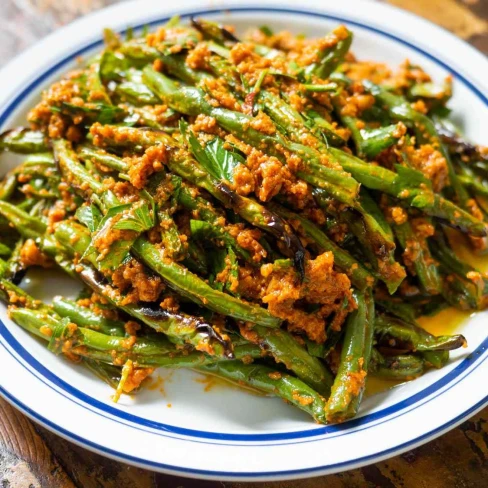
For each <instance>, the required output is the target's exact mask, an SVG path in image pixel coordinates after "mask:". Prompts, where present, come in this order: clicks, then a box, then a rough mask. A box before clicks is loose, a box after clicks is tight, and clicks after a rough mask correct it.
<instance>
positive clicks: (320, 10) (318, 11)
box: [0, 0, 488, 481]
mask: <svg viewBox="0 0 488 488" xmlns="http://www.w3.org/2000/svg"><path fill="white" fill-rule="evenodd" d="M182 3H183V4H182V6H181V8H185V5H184V4H185V3H188V2H182ZM227 3H228V4H230V5H234V4H237V5H242V8H245V6H246V5H249V2H240V1H239V0H236V1H230V2H229V1H228V2H227ZM345 3H346V4H347V3H354V2H349V1H348V2H345ZM136 4H137V5H138V7H139V8H140V5H141V4H140V3H136V2H127V3H125V4H117V5H114V6H111V7H108V8H106V9H102V10H100V11H99V12H95V13H94V14H92V15H90V16H87V17H85V18H83V19H80V20H78V21H76V22H74V23H72V24H69V25H68V26H66V27H64V28H62V29H60V30H59V31H57V32H55V33H53V34H51V35H50V36H48V38H46V39H44V40H42V41H40V42H39V43H37V44H36V45H35V46H33V47H32V48H30V49H28V50H27V51H25V52H24V53H23V54H21V55H20V56H18V57H17V58H15V59H14V60H12V61H11V62H10V63H8V64H7V65H6V66H5V67H4V68H2V70H1V71H0V75H1V74H3V73H4V72H6V71H7V70H10V69H11V66H12V65H13V64H14V62H18V61H19V59H22V58H23V57H28V56H29V55H30V54H31V52H32V51H33V50H34V49H35V48H37V49H38V47H39V46H40V45H42V44H43V43H44V42H46V41H47V40H48V39H50V38H51V37H54V36H56V35H58V36H59V33H60V32H61V31H68V30H69V29H70V28H72V27H73V25H74V24H77V23H85V22H86V21H87V20H89V18H90V17H91V16H95V15H107V13H108V12H109V11H112V10H114V11H115V10H117V9H119V8H122V7H123V8H124V9H130V8H132V7H133V6H134V5H136ZM260 4H261V5H263V2H260ZM264 4H265V6H264V7H262V8H258V7H257V6H256V5H253V4H251V5H250V6H249V7H247V8H248V9H249V10H254V11H259V10H267V11H270V10H271V11H277V12H281V13H295V14H301V15H307V14H310V13H311V12H310V11H307V8H308V7H309V6H310V7H312V8H313V11H312V13H313V14H315V15H317V16H321V17H323V18H328V19H331V18H332V19H335V20H339V19H337V16H336V15H334V14H332V15H330V14H328V13H327V5H320V7H318V6H317V3H315V2H309V1H308V0H307V1H306V2H304V5H303V6H300V8H298V7H297V8H295V7H294V8H290V9H286V8H279V7H275V5H276V4H275V3H273V2H264ZM286 5H288V4H286ZM302 8H303V10H302ZM381 8H386V9H387V10H388V9H390V8H392V7H390V6H385V5H381ZM166 10H167V11H168V14H169V12H170V11H171V9H170V8H169V9H166ZM205 10H206V11H207V12H209V11H210V12H211V13H215V11H217V10H218V11H222V10H232V11H239V8H232V7H230V6H229V7H228V6H227V5H225V4H224V5H214V8H213V9H212V8H209V9H205ZM394 10H398V11H399V12H402V15H407V16H410V17H413V18H415V20H416V21H419V20H420V21H422V22H426V21H425V20H423V19H419V18H417V17H416V16H413V15H411V14H406V13H405V12H403V11H401V10H399V9H396V8H395V9H394ZM344 17H345V18H343V19H342V20H343V21H345V22H348V23H350V24H356V25H360V26H361V27H363V28H366V29H369V30H376V31H379V32H380V33H381V34H383V35H385V34H386V35H388V37H393V38H394V40H396V41H397V42H402V43H403V44H407V45H408V46H409V47H410V48H413V49H415V50H417V51H418V50H419V48H418V47H416V46H414V45H412V44H410V43H408V41H402V40H401V39H399V38H395V36H394V35H393V36H392V35H391V33H389V32H387V31H384V30H382V29H379V28H377V27H372V26H371V25H365V24H363V25H361V24H358V22H357V21H354V20H351V19H348V18H347V16H344ZM154 22H162V20H161V19H159V20H157V21H154ZM428 24H430V23H428ZM431 25H434V24H431ZM435 27H436V29H439V30H440V28H439V27H438V26H435ZM446 33H447V32H443V34H446ZM449 35H450V36H452V35H451V34H449ZM97 37H98V36H97ZM452 38H453V39H454V40H455V41H456V43H458V44H464V47H465V48H466V47H469V48H470V49H471V50H472V51H474V52H477V51H476V50H475V49H474V48H472V47H471V46H469V45H467V44H465V43H464V42H463V41H460V40H459V39H457V38H455V37H454V36H452ZM420 51H421V52H422V54H424V55H426V56H427V57H430V58H431V59H432V58H433V56H432V55H431V54H430V53H429V52H428V51H425V50H423V49H420ZM72 56H73V55H71V57H72ZM63 61H64V62H65V59H64V58H63ZM436 61H437V62H438V64H441V65H443V66H444V67H445V68H448V69H450V70H452V67H451V66H449V65H447V64H446V63H444V62H443V61H440V60H439V59H436ZM52 69H56V68H55V67H53V68H52ZM455 71H457V70H455ZM459 78H461V79H464V80H465V83H466V84H467V85H468V86H470V87H471V89H472V90H473V91H477V92H479V95H481V98H483V99H484V100H487V97H486V96H485V95H484V93H483V92H482V91H481V90H480V89H479V88H478V87H477V86H476V85H474V84H473V83H472V82H471V81H470V80H469V79H467V78H466V77H465V76H463V75H460V76H459ZM39 81H40V80H37V82H39ZM28 88H29V86H28V87H27V88H24V90H23V91H27V92H30V91H31V90H32V88H30V89H28ZM17 103H18V102H17ZM12 104H13V102H12ZM6 105H7V106H8V105H9V104H8V103H7V104H6ZM5 112H8V110H6V109H5V107H3V106H2V107H1V109H0V113H1V114H2V116H3V115H4V114H5ZM3 121H4V119H3V118H0V125H1V124H2V123H3ZM461 381H462V380H461ZM0 394H1V395H2V396H4V397H6V398H7V400H8V401H9V402H11V403H14V404H15V405H16V406H17V408H19V409H20V410H22V411H24V413H26V414H27V415H28V416H29V417H31V418H33V420H35V421H37V422H39V423H41V424H43V425H45V426H46V427H47V428H49V429H50V430H53V431H55V432H56V433H58V434H59V435H61V436H62V437H65V438H69V439H70V440H72V441H74V442H75V443H77V444H79V445H83V446H84V447H88V448H89V449H92V450H96V451H97V452H103V453H104V455H108V456H109V457H112V458H114V459H123V460H124V461H125V462H129V463H131V464H137V465H139V466H142V467H148V461H147V460H146V461H145V460H142V459H140V460H127V459H126V455H125V454H123V453H117V452H114V453H108V452H105V449H106V448H105V449H103V450H101V449H98V448H96V447H89V446H87V443H89V442H90V441H89V440H88V439H81V440H78V441H77V440H75V439H73V438H72V436H73V435H74V434H72V433H70V432H67V433H65V434H63V433H61V432H59V431H58V430H57V429H56V426H49V425H47V424H49V423H50V421H49V419H44V420H41V419H38V418H35V412H34V411H31V413H29V411H28V409H29V407H28V406H27V405H23V404H22V402H20V401H19V400H18V399H15V398H12V397H11V396H10V394H9V393H8V392H7V391H5V390H4V389H3V387H1V385H0ZM19 403H20V405H19ZM487 403H488V396H486V397H485V398H484V399H482V400H481V401H479V402H478V403H477V404H476V405H474V406H472V407H470V408H469V409H467V410H466V411H465V412H464V413H462V414H460V415H458V416H457V417H456V418H455V419H453V420H451V421H450V422H446V424H444V425H442V426H440V427H437V428H436V429H434V430H433V431H432V432H428V433H425V434H424V435H423V436H421V437H418V438H416V439H414V440H411V441H409V442H408V443H407V444H408V445H406V446H405V447H402V446H396V447H392V448H390V449H388V450H387V451H388V452H385V453H384V454H382V453H376V454H371V455H368V456H366V458H368V459H365V460H364V461H358V460H357V459H354V460H349V461H347V462H345V463H341V464H348V465H350V464H352V466H349V467H348V468H347V469H350V468H352V467H357V466H360V465H364V464H368V463H370V462H375V461H380V460H381V459H385V458H387V457H389V456H390V455H393V454H398V453H400V452H403V451H405V450H408V449H411V448H412V447H415V446H416V445H420V444H421V443H423V442H426V441H427V440H430V439H433V438H435V437H437V436H438V435H441V434H442V433H444V432H446V431H447V430H449V429H450V428H453V427H455V425H458V424H459V423H460V422H462V421H463V420H464V418H466V416H469V415H471V414H474V413H476V411H478V410H480V409H481V408H483V406H484V405H486V404H487ZM57 427H59V426H57ZM59 428H60V429H62V427H59ZM70 434H71V435H70ZM98 447H103V446H98ZM390 451H391V452H390ZM382 456H383V457H382ZM156 468H157V467H156ZM150 469H154V466H150ZM159 469H160V470H163V471H165V472H170V473H175V472H176V473H178V474H182V473H181V471H179V470H178V467H174V466H170V467H169V469H168V467H165V468H159ZM342 469H343V467H342V466H339V467H337V469H335V467H332V468H330V467H325V468H324V467H316V468H305V469H304V470H303V474H300V476H295V473H299V472H300V473H301V472H302V470H293V472H286V471H283V472H280V473H276V472H273V473H269V474H267V473H266V472H258V473H249V474H247V475H245V477H244V478H242V479H245V480H246V481H249V479H250V477H251V478H252V479H256V480H258V479H269V477H270V476H271V477H273V479H291V478H295V477H305V476H307V475H312V476H318V475H321V474H325V473H332V472H337V471H341V470H342ZM198 471H200V470H198ZM317 471H319V472H317ZM205 473H207V471H202V472H198V473H197V474H195V477H199V478H202V477H207V475H205ZM209 473H210V472H209ZM184 475H185V476H193V475H192V474H191V473H189V472H187V471H185V472H184ZM216 475H218V476H219V477H218V478H216V477H215V476H216ZM222 475H223V476H224V477H225V476H228V477H229V478H228V479H233V480H235V479H239V477H242V476H243V473H239V474H238V475H234V474H233V472H225V473H215V474H210V475H209V476H208V477H209V479H223V478H222ZM277 475H278V476H277ZM281 475H284V477H280V476H281Z"/></svg>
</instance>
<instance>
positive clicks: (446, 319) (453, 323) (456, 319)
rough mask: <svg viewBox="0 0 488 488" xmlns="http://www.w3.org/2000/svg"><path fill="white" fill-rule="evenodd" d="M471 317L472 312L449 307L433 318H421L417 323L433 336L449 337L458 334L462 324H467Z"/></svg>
mask: <svg viewBox="0 0 488 488" xmlns="http://www.w3.org/2000/svg"><path fill="white" fill-rule="evenodd" d="M470 315H472V312H465V311H462V310H458V309H456V308H453V307H449V308H446V309H444V310H441V311H440V312H439V313H438V314H436V315H434V316H432V317H427V316H426V317H419V318H418V319H417V322H418V323H419V325H420V326H421V327H423V328H424V329H425V330H426V331H427V332H430V333H431V334H432V335H435V336H439V335H448V334H454V333H456V332H457V331H458V330H459V328H460V326H461V324H462V323H463V322H465V321H466V320H467V319H468V318H469V317H470Z"/></svg>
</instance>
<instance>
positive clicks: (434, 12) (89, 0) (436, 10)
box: [0, 0, 488, 66]
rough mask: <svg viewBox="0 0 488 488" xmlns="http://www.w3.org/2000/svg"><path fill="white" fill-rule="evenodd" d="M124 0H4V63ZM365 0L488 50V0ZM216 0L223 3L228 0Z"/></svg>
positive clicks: (0, 29) (0, 34)
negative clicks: (82, 18) (61, 29)
mask: <svg viewBox="0 0 488 488" xmlns="http://www.w3.org/2000/svg"><path fill="white" fill-rule="evenodd" d="M121 1H125V0H0V66H1V65H3V64H5V63H6V62H7V61H8V60H9V59H11V58H13V57H14V56H15V55H16V54H18V53H19V52H21V51H23V50H24V49H26V48H27V47H29V46H30V45H31V44H33V43H34V42H36V41H37V40H38V39H40V38H42V37H44V36H46V35H48V34H49V33H50V32H52V31H53V30H55V29H56V28H58V27H60V26H62V25H64V24H66V23H68V22H71V21H72V20H74V19H76V18H77V17H80V16H83V15H86V14H88V13H89V12H91V11H94V10H98V9H100V8H102V7H105V6H107V5H111V4H113V3H117V2H121ZM153 1H154V2H161V1H163V2H164V1H168V0H153ZM329 1H330V2H331V1H335V0H323V2H324V4H326V3H327V2H329ZM362 1H364V2H368V1H384V2H386V3H390V4H392V5H395V6H397V7H400V8H404V9H406V10H410V11H412V12H414V13H416V14H418V15H421V16H422V17H425V18H427V19H429V20H431V21H433V22H435V23H436V24H439V25H442V26H443V27H445V28H446V29H448V30H450V31H451V32H453V33H455V34H456V35H457V36H459V37H461V38H463V39H465V40H467V41H469V42H470V43H471V44H472V45H474V46H475V47H477V48H478V49H479V50H480V51H483V52H484V53H488V22H487V18H488V0H362ZM213 4H214V5H215V6H217V5H222V4H225V0H214V1H213ZM419 35H421V34H420V33H419Z"/></svg>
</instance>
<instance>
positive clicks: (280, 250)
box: [0, 19, 488, 423]
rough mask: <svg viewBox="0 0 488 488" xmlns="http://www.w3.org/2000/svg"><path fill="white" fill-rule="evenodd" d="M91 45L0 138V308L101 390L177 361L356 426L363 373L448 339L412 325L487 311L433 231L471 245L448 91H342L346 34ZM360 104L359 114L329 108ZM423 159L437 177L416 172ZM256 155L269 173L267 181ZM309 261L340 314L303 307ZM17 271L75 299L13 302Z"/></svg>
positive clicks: (487, 208)
mask: <svg viewBox="0 0 488 488" xmlns="http://www.w3.org/2000/svg"><path fill="white" fill-rule="evenodd" d="M106 39H107V45H106V47H105V49H104V50H103V51H102V52H101V53H100V54H99V55H97V56H95V57H94V58H93V59H91V60H90V61H89V62H88V63H86V66H85V67H84V68H83V69H80V70H79V71H77V72H76V73H73V74H71V75H70V76H69V77H67V78H65V79H64V81H63V82H62V83H61V84H56V85H55V86H54V87H53V88H52V89H51V90H50V91H47V92H45V93H44V94H43V99H42V102H41V103H40V104H39V105H38V106H37V107H36V108H35V109H33V111H32V112H31V113H30V115H29V122H30V123H31V126H30V127H25V128H15V129H11V130H7V131H5V132H3V133H2V134H1V135H0V153H4V154H2V155H1V159H0V163H3V162H4V161H6V160H8V158H9V153H17V154H21V155H23V157H24V159H23V162H22V163H21V164H20V165H19V166H18V167H16V168H15V169H13V170H11V171H10V172H8V173H7V174H5V175H4V177H3V180H2V181H1V182H0V230H1V232H0V235H1V238H0V300H2V301H3V302H4V303H5V304H6V305H7V306H8V312H9V316H10V317H11V318H12V320H14V322H16V323H17V324H18V325H19V326H21V327H23V328H24V329H25V330H27V331H28V332H30V333H31V334H33V335H34V336H36V337H38V338H39V339H40V340H42V341H44V342H45V344H46V346H47V347H48V349H49V350H51V351H52V352H53V353H55V354H61V355H65V356H67V357H68V358H70V359H71V360H73V359H74V360H75V361H77V362H79V364H80V365H82V366H84V367H87V368H88V369H89V370H90V371H92V372H93V373H94V374H96V375H97V376H99V377H100V378H102V379H103V380H105V381H106V382H107V383H108V384H110V385H111V386H113V387H114V388H116V391H117V393H116V395H115V399H117V398H118V396H119V394H120V392H123V391H125V392H130V391H133V390H134V391H136V390H137V388H138V387H139V386H140V385H141V381H142V379H143V378H145V377H146V376H148V375H149V374H151V373H152V371H153V369H154V368H158V367H162V368H192V369H196V370H197V371H200V372H203V373H208V374H212V375H217V376H219V377H222V378H224V379H227V380H229V381H232V382H236V383H238V384H240V385H247V386H249V387H252V388H254V389H257V390H259V391H261V392H263V393H267V394H270V395H275V396H278V397H280V398H282V399H284V400H285V401H286V402H288V403H291V404H293V405H294V406H296V407H298V408H300V409H302V410H303V411H305V412H306V413H308V414H309V415H311V416H312V417H313V418H314V419H315V421H317V422H320V423H337V422H343V421H345V420H347V419H350V418H352V417H354V416H355V415H356V414H357V412H358V409H359V405H360V403H361V399H362V397H363V394H364V391H365V387H366V379H367V377H368V376H369V375H372V376H377V377H380V378H384V379H388V380H393V381H406V380H411V379H413V378H415V377H418V376H419V375H422V374H424V373H425V372H426V371H427V370H428V369H429V368H441V367H443V366H444V365H445V364H446V363H447V362H448V360H449V351H451V350H454V349H457V348H459V347H463V346H465V345H466V339H465V338H464V337H463V336H462V335H442V336H434V335H432V334H430V333H429V332H427V331H426V330H425V329H423V328H422V327H421V326H420V325H419V324H418V322H417V319H418V318H419V317H420V316H423V315H435V314H436V313H437V312H439V311H440V310H442V309H443V308H446V307H456V308H458V309H460V310H466V311H479V310H483V309H485V308H486V307H487V306H488V275H487V274H486V273H483V272H481V271H480V270H478V269H476V268H474V267H472V266H471V265H469V264H468V263H465V262H463V261H462V260H461V259H460V258H459V257H458V255H457V254H456V252H455V249H453V248H452V246H451V240H450V239H452V236H453V233H457V234H458V237H459V236H462V237H461V238H463V239H465V241H466V245H471V246H472V248H473V252H477V253H483V252H485V251H487V250H488V223H487V222H488V153H487V151H486V150H485V149H483V148H482V147H480V146H477V145H474V144H471V143H469V142H467V141H465V140H464V139H463V137H462V136H461V134H460V132H459V130H458V129H457V128H456V127H454V126H453V124H452V123H451V122H450V121H449V119H448V114H449V110H448V108H447V105H446V104H447V102H448V99H449V96H450V88H443V89H441V88H439V87H438V86H435V85H434V84H433V83H430V82H428V83H426V82H425V81H423V80H424V79H425V78H422V79H421V80H418V79H417V78H415V76H411V77H409V78H406V79H408V83H407V84H403V85H402V84H400V85H398V86H395V85H394V84H392V83H391V80H390V79H388V77H385V78H384V79H383V80H379V81H378V80H374V81H376V82H375V83H373V81H372V79H370V77H368V76H367V75H365V76H364V78H361V79H358V78H357V76H356V77H355V76H354V70H352V71H351V63H352V64H354V62H353V61H351V57H350V56H349V54H348V53H349V49H350V47H351V44H352V39H353V35H352V33H351V32H350V31H348V30H347V29H346V28H344V27H341V28H339V29H336V30H335V31H333V32H332V33H331V34H328V35H327V37H326V39H325V40H326V42H317V44H316V45H314V44H313V41H311V43H310V45H309V51H310V50H311V48H312V47H314V46H315V47H316V52H315V55H314V56H308V57H307V58H306V59H305V58H301V57H300V56H297V52H298V51H296V52H295V53H294V54H293V50H294V49H299V47H295V48H293V47H292V48H283V49H281V46H282V44H280V37H279V36H275V35H274V34H273V33H272V32H271V30H270V29H269V28H266V29H261V30H260V31H259V35H257V36H256V34H254V37H252V38H251V40H248V41H247V42H246V43H242V42H241V41H240V40H239V39H238V38H237V37H236V36H235V35H234V34H232V33H231V32H229V31H228V30H226V29H225V28H224V27H222V26H220V25H218V24H215V23H213V22H209V21H205V20H201V19H198V20H195V19H193V20H192V22H191V24H190V25H186V24H182V23H181V22H180V20H179V19H172V20H171V21H170V22H169V23H168V24H167V25H165V26H162V27H161V28H160V29H159V30H158V31H157V32H155V33H147V32H145V33H144V34H142V35H141V36H139V37H134V34H133V33H132V32H130V34H129V35H128V36H127V38H126V39H121V38H119V37H118V36H117V35H116V34H115V33H111V32H108V31H107V33H106ZM256 39H259V42H256ZM300 42H302V41H296V46H300ZM284 45H286V43H284ZM290 45H291V46H293V42H291V43H290ZM324 46H325V47H324ZM287 49H288V50H287ZM289 49H291V51H290V50H289ZM243 53H244V54H243ZM412 68H415V69H418V68H417V67H412ZM358 96H359V97H367V99H368V100H369V104H368V106H367V107H366V108H364V109H361V110H352V111H351V110H350V109H349V110H346V108H347V107H346V105H347V104H348V103H351V100H354V99H355V97H358ZM297 99H299V101H300V104H301V107H299V106H297V101H296V100H297ZM427 147H428V148H429V151H430V153H429V154H427V155H425V154H424V156H422V154H423V153H422V149H425V148H427ZM433 151H434V153H433ZM412 154H418V155H417V156H416V158H413V157H412ZM432 154H435V157H436V158H437V162H439V161H440V162H441V164H443V165H444V167H445V181H444V182H442V184H438V182H437V183H436V182H434V181H431V178H429V174H427V173H426V172H425V171H424V170H423V167H422V165H420V166H419V158H422V157H425V158H427V157H431V156H432ZM419 155H420V156H419ZM256 158H257V159H258V160H259V161H261V163H262V162H263V161H265V162H266V164H272V165H273V167H274V168H275V169H274V170H273V171H274V172H276V171H278V169H276V168H279V171H282V173H283V174H284V175H286V177H284V179H283V180H281V181H279V182H278V183H276V187H272V188H271V189H270V188H268V181H267V178H271V177H272V176H275V175H270V174H269V173H265V171H266V169H265V166H259V167H256ZM261 163H260V164H261ZM420 163H422V161H420ZM423 163H427V161H423ZM242 175H245V176H246V175H247V179H245V180H244V182H243V180H242ZM250 181H251V182H252V184H251V183H249V182H250ZM246 184H249V185H250V187H249V188H247V189H245V187H246ZM293 185H295V187H293ZM298 187H300V188H302V190H303V189H304V190H303V191H302V192H301V193H300V194H295V193H294V191H295V190H294V189H291V188H298ZM249 236H252V240H251V242H252V243H253V244H252V246H251V245H250V244H249ZM324 253H328V256H330V257H333V268H332V269H333V271H331V272H334V273H337V276H341V279H342V282H343V283H344V282H345V283H347V284H349V285H350V286H349V285H347V286H346V288H345V289H344V290H343V292H342V293H343V294H342V296H340V301H342V306H341V307H338V306H336V305H337V304H335V305H332V304H330V305H324V303H328V302H327V301H326V300H325V299H326V298H327V297H324V296H322V297H318V298H317V297H314V295H313V290H314V283H311V278H310V276H311V275H310V274H309V273H311V271H310V269H311V266H312V264H311V263H312V262H313V261H314V260H315V259H318V257H319V256H321V255H323V254H324ZM32 266H44V267H47V268H52V267H58V268H60V269H61V270H62V271H64V272H65V273H67V274H68V275H69V276H70V277H72V278H73V279H77V280H78V281H79V282H80V285H81V289H82V291H81V292H80V296H79V297H77V298H76V299H71V298H66V297H61V296H57V297H54V299H53V300H52V303H43V302H41V301H39V300H37V299H36V298H35V297H32V296H30V295H28V294H27V293H26V292H25V291H23V290H22V288H21V287H19V285H20V284H21V282H22V280H23V278H24V276H25V274H26V272H28V270H29V268H30V267H32ZM270 270H271V271H270ZM276 277H278V278H277V281H279V279H282V280H284V279H285V278H284V277H287V278H286V279H288V280H290V281H289V282H290V283H292V285H289V286H290V287H291V288H292V291H295V292H296V293H297V294H296V296H295V295H293V294H292V293H291V295H293V298H288V297H285V295H286V294H287V293H288V292H289V291H290V290H289V289H287V288H286V287H285V288H283V289H281V290H278V291H276V290H275V291H274V293H275V294H276V293H278V294H283V298H282V297H281V296H280V297H278V301H279V300H283V301H284V303H286V306H288V305H289V307H288V308H285V311H284V312H283V311H282V309H280V308H279V307H275V308H273V307H272V306H271V304H270V305H268V303H270V301H269V300H270V299H269V296H266V292H265V290H266V287H267V286H271V285H270V283H271V282H272V280H273V279H274V278H276ZM280 277H281V278H280ZM246 280H247V282H249V281H251V282H252V283H253V284H254V288H252V286H251V288H249V287H246V285H245V283H246ZM247 286H248V285H247ZM324 293H326V292H324ZM148 297H149V298H148ZM287 300H288V301H287ZM321 300H322V301H321ZM337 300H338V299H336V301H337ZM327 307H329V308H327ZM286 310H288V311H286ZM319 313H320V314H321V315H318V314H319ZM293 314H298V316H299V317H302V318H301V319H300V320H301V322H297V320H298V319H295V318H293V317H294V315H293ZM308 315H309V316H310V320H311V321H312V319H313V320H315V321H316V320H317V317H320V320H321V322H320V321H319V325H320V324H322V325H323V327H322V326H320V327H322V328H320V327H319V329H320V330H318V331H317V330H316V331H314V332H315V334H314V333H313V332H311V331H310V330H309V329H307V325H308V324H307V323H306V322H307V321H308V319H307V316H308ZM314 323H315V322H314ZM136 373H137V374H136ZM135 378H139V381H136V379H135ZM129 379H130V381H129ZM142 384H143V383H142ZM130 385H131V386H130Z"/></svg>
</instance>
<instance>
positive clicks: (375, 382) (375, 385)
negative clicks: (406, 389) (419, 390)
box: [364, 375, 408, 398]
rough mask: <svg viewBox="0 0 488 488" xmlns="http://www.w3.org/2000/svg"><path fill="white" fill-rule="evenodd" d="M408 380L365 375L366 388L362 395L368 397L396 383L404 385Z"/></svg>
mask: <svg viewBox="0 0 488 488" xmlns="http://www.w3.org/2000/svg"><path fill="white" fill-rule="evenodd" d="M405 383H408V381H401V380H400V381H396V380H385V379H384V378H376V377H374V376H369V375H368V376H367V377H366V390H365V392H364V397H365V398H367V397H370V396H373V395H376V394H377V393H382V392H384V391H387V390H391V389H392V388H395V386H398V385H404V384H405Z"/></svg>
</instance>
